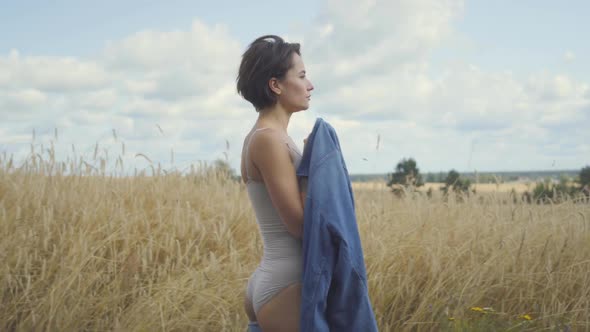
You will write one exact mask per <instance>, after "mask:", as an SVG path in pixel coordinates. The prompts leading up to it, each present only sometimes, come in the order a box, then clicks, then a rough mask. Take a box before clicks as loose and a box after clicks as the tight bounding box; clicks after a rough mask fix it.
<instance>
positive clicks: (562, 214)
mask: <svg viewBox="0 0 590 332" xmlns="http://www.w3.org/2000/svg"><path fill="white" fill-rule="evenodd" d="M0 158H1V157H0ZM47 159H48V161H44V162H41V161H40V160H39V158H36V159H34V160H33V159H31V160H30V161H29V163H28V166H26V167H22V168H20V169H17V168H16V167H15V165H13V164H12V163H11V162H10V161H9V160H7V159H6V157H4V158H1V159H0V233H1V239H2V240H1V242H0V262H2V264H1V265H0V272H1V273H0V283H1V288H0V292H1V293H0V297H1V302H0V305H1V308H2V309H1V310H0V330H3V331H12V330H15V331H31V330H51V331H82V330H115V331H155V330H165V331H244V330H245V329H246V324H247V319H246V316H245V314H244V312H243V309H242V293H243V291H244V289H245V284H246V280H247V278H248V277H249V275H250V273H251V272H252V271H253V270H254V268H255V266H256V264H257V263H258V261H259V259H260V255H261V249H262V248H261V246H262V243H261V241H260V238H259V235H258V230H257V226H256V222H255V220H254V217H253V212H252V210H251V207H250V205H249V201H248V198H247V194H246V192H245V188H244V186H243V185H241V184H240V183H237V182H234V181H232V180H230V179H228V178H226V177H224V176H223V175H220V174H219V173H215V171H214V170H213V169H211V168H209V167H207V166H206V165H201V166H200V167H195V168H194V169H193V171H191V172H190V173H189V174H184V175H181V174H175V173H172V174H163V173H160V174H158V173H156V174H155V176H149V177H148V176H144V175H142V174H139V175H137V176H134V177H130V178H114V177H109V176H106V175H99V173H100V171H98V168H99V167H97V170H93V169H92V168H89V169H88V170H86V168H84V167H81V165H82V164H78V165H74V164H71V165H70V166H67V165H65V164H62V165H60V164H58V163H56V162H55V161H53V160H52V159H51V158H47ZM65 169H68V170H69V173H74V175H70V176H65V175H63V173H64V170H65ZM48 174H52V175H51V176H49V175H48ZM355 186H356V185H355ZM355 197H356V206H357V214H358V224H359V228H360V231H361V237H362V241H363V245H364V252H365V259H366V265H367V272H368V277H369V289H370V297H371V300H372V303H373V306H374V310H375V314H376V317H377V319H378V324H379V327H380V330H381V331H403V330H412V331H422V330H424V331H427V330H456V331H461V330H474V329H475V330H478V329H479V330H490V327H491V329H492V330H494V329H496V327H497V328H498V329H501V330H505V329H508V328H513V330H521V329H524V330H535V331H538V330H556V329H558V328H559V326H566V325H567V326H570V327H571V328H572V329H573V330H583V329H589V328H590V322H589V321H588V317H590V300H589V299H590V259H589V257H590V229H589V228H590V225H589V222H590V205H589V204H582V203H576V202H574V201H568V202H565V203H562V204H559V205H544V206H540V205H528V204H522V203H518V202H517V203H514V202H512V200H511V199H509V198H508V196H507V194H505V193H490V194H488V195H483V196H482V195H478V197H471V198H468V199H467V200H465V201H464V202H462V203H459V202H456V201H455V200H454V199H452V198H451V199H450V200H448V201H443V200H442V199H440V197H438V196H436V195H435V197H434V198H433V199H431V200H428V199H426V198H424V197H414V198H412V197H407V198H405V199H398V198H395V197H394V196H393V195H391V194H390V193H388V192H385V191H379V190H360V189H355ZM476 306H477V307H491V308H493V309H494V311H493V312H491V311H486V312H488V313H480V312H477V311H476V310H475V309H474V310H470V308H471V307H476ZM522 314H529V315H530V316H531V317H532V321H526V320H523V319H520V318H519V316H520V315H522ZM560 324H562V325H560Z"/></svg>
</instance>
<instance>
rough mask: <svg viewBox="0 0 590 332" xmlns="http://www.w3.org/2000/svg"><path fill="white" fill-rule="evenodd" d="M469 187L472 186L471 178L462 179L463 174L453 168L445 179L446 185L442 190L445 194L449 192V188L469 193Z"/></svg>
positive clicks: (457, 191)
mask: <svg viewBox="0 0 590 332" xmlns="http://www.w3.org/2000/svg"><path fill="white" fill-rule="evenodd" d="M469 187H471V181H469V179H462V178H461V174H459V172H457V171H456V170H454V169H452V170H450V171H449V174H448V175H447V178H446V179H445V185H444V187H442V188H441V190H442V191H443V192H444V193H445V194H447V193H448V192H449V190H453V191H454V192H456V193H460V192H461V193H468V192H469Z"/></svg>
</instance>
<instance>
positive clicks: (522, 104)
mask: <svg viewBox="0 0 590 332" xmlns="http://www.w3.org/2000/svg"><path fill="white" fill-rule="evenodd" d="M241 3H242V2H238V1H227V0H224V1H215V2H195V1H169V2H166V3H164V2H161V1H125V2H115V1H102V2H95V3H92V4H91V3H89V2H85V3H83V4H82V3H81V2H79V1H54V2H53V3H52V4H48V3H46V2H40V1H21V2H18V3H16V2H13V3H10V4H3V6H2V11H0V117H2V119H3V121H1V122H0V152H1V151H7V152H8V153H13V154H14V155H15V156H17V157H21V158H23V157H24V156H26V155H27V153H28V151H29V150H30V146H29V145H30V143H31V132H32V130H33V129H34V130H35V132H36V136H37V137H36V142H37V143H39V144H42V143H45V146H47V145H49V142H50V141H51V140H52V139H53V140H55V138H54V135H53V134H54V131H55V128H58V131H59V133H60V134H59V138H58V140H57V141H56V142H54V143H55V146H56V149H57V150H58V157H59V156H62V157H63V158H64V159H65V158H66V156H68V155H70V152H71V151H72V148H71V145H72V144H75V145H76V147H77V148H78V149H77V153H82V154H85V155H84V156H88V155H92V153H91V152H93V151H94V146H95V144H96V143H97V142H98V143H99V146H100V147H101V148H103V149H104V150H105V151H109V155H110V156H113V155H115V156H116V155H117V153H119V152H120V151H121V147H120V145H121V141H124V142H125V144H126V151H127V152H126V154H125V155H124V156H123V159H124V160H125V161H126V166H127V167H137V168H142V167H145V166H146V163H145V161H144V160H142V159H138V158H136V157H135V154H136V153H143V154H145V155H148V156H149V157H150V158H151V159H152V160H153V161H155V162H158V161H159V162H161V163H162V165H163V166H165V167H173V166H175V167H177V168H180V169H182V168H183V167H186V166H187V165H189V164H191V163H196V162H198V161H211V160H214V159H216V158H225V157H226V155H227V158H228V161H229V162H230V164H231V165H232V166H233V167H235V168H237V166H238V163H239V156H240V150H241V145H242V140H243V137H244V135H245V134H246V132H247V131H248V130H249V128H250V127H251V125H252V124H253V122H254V121H255V118H256V113H255V112H254V111H253V110H252V108H251V106H250V105H248V104H247V102H245V101H243V100H242V99H240V98H239V96H237V95H236V94H235V88H234V86H233V85H234V83H233V82H234V80H235V71H236V69H237V66H238V64H239V56H240V55H241V52H243V51H244V49H245V47H246V46H247V44H248V43H249V42H250V41H251V40H253V39H254V38H256V37H258V36H260V35H262V34H267V33H274V34H279V35H282V36H284V37H285V38H287V39H288V40H290V41H294V42H301V43H302V51H303V57H304V61H305V62H306V67H307V69H308V72H309V76H310V78H311V80H312V82H314V85H315V86H316V90H315V91H314V95H313V98H312V104H311V108H310V110H309V111H308V112H304V113H301V114H296V115H294V116H293V118H292V122H291V126H290V129H289V130H290V134H291V136H292V137H293V138H294V139H295V140H296V142H300V141H301V140H302V139H303V137H305V135H306V133H308V132H309V130H311V126H312V125H313V121H314V119H315V117H317V116H321V117H324V118H325V119H326V120H328V121H329V122H330V123H331V124H332V125H333V126H334V127H335V128H336V130H337V132H338V133H339V137H340V140H341V143H342V147H343V151H344V155H345V158H346V161H347V165H348V166H349V170H350V172H351V173H373V172H388V171H391V170H392V169H393V168H394V167H395V164H396V163H397V161H398V160H399V159H401V158H404V157H414V158H416V159H417V161H418V165H419V167H420V168H421V169H422V170H424V171H435V172H438V171H447V170H449V169H451V168H455V169H458V170H460V171H473V170H478V171H494V170H498V171H499V170H533V169H579V168H581V167H583V166H585V165H587V164H590V134H589V133H588V132H589V131H588V130H587V127H588V125H587V123H589V121H590V79H589V77H590V65H589V62H588V60H587V59H590V44H589V43H587V42H585V38H584V35H585V34H586V33H587V32H588V31H590V23H589V22H588V20H586V19H585V18H584V14H585V13H588V12H589V11H590V3H588V2H585V1H569V2H567V5H566V4H565V3H559V2H555V1H518V2H515V1H505V0H501V1H493V2H492V1H461V0H447V1H438V0H420V1H409V0H408V1H369V0H367V1H352V0H350V1H348V0H346V1H298V2H282V3H281V4H280V7H277V3H276V2H273V1H257V2H256V3H252V4H249V5H248V6H247V7H243V6H241V5H240V4H241ZM156 125H158V126H159V127H160V128H161V129H162V132H160V130H159V129H158V128H157V127H156ZM113 130H115V131H116V132H117V139H115V138H114V137H113V135H112V131H113ZM378 136H379V137H381V140H380V144H379V148H378V149H376V141H377V137H378ZM227 143H229V146H230V148H229V150H227V151H226V146H227V145H226V144H227ZM170 150H174V163H172V161H171V157H170ZM224 152H225V154H224Z"/></svg>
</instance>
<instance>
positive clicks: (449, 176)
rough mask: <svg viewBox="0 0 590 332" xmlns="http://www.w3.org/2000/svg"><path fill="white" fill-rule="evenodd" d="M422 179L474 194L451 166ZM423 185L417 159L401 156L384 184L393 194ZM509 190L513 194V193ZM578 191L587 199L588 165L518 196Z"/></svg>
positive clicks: (553, 196) (560, 196)
mask: <svg viewBox="0 0 590 332" xmlns="http://www.w3.org/2000/svg"><path fill="white" fill-rule="evenodd" d="M517 179H518V177H515V178H514V179H512V180H517ZM492 180H493V181H492ZM477 181H478V182H480V183H486V182H488V183H489V182H492V183H494V182H495V183H498V182H499V180H498V178H497V177H495V176H493V175H487V177H484V178H483V179H482V178H480V177H479V176H478V177H477ZM426 182H434V183H442V184H444V185H443V186H442V187H441V190H442V192H443V194H444V195H445V196H446V195H448V194H449V193H450V192H453V193H456V194H461V195H462V196H468V195H470V194H476V191H475V189H472V180H471V179H468V178H465V177H462V176H461V174H460V173H459V172H457V171H456V170H454V169H452V170H450V171H449V172H448V173H443V172H440V173H439V174H436V173H428V174H427V175H426ZM423 185H424V181H423V175H422V174H421V173H420V169H419V168H418V163H417V162H416V160H415V159H413V158H403V159H402V160H400V161H399V162H398V163H397V165H396V167H395V170H394V171H393V172H392V173H389V174H388V175H387V186H388V187H390V188H391V191H392V192H393V193H394V194H395V195H397V196H402V195H404V194H405V193H409V192H416V191H417V188H418V187H421V186H423ZM426 194H427V195H428V196H431V195H432V188H429V189H428V190H427V192H426ZM513 194H514V195H516V193H513ZM579 195H581V196H582V197H584V198H585V199H586V200H588V199H590V166H586V167H584V168H582V169H581V170H580V172H579V174H578V177H577V179H576V180H574V181H572V180H571V179H570V178H569V177H566V176H562V177H561V179H560V181H559V182H558V183H555V182H553V181H551V180H550V179H546V180H545V181H544V182H539V183H537V184H536V185H535V187H534V189H533V191H532V192H528V191H526V192H524V193H523V194H522V200H523V201H525V202H528V203H533V202H535V203H546V202H560V201H563V200H566V199H570V198H574V197H577V196H579Z"/></svg>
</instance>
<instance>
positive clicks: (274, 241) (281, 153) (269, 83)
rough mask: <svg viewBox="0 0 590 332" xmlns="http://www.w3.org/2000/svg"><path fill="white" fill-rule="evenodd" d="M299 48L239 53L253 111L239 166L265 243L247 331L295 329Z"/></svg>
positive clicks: (257, 45) (304, 95)
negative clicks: (292, 131) (291, 131)
mask: <svg viewBox="0 0 590 332" xmlns="http://www.w3.org/2000/svg"><path fill="white" fill-rule="evenodd" d="M299 48H300V46H299V44H293V43H287V42H285V41H284V40H283V39H282V38H280V37H278V36H273V35H268V36H263V37H260V38H258V39H256V40H255V41H254V42H252V44H250V46H249V47H248V49H247V50H246V52H245V53H244V54H243V56H242V62H241V64H240V69H239V73H238V78H237V90H238V93H239V94H241V95H242V96H243V97H244V99H246V100H247V101H249V102H250V103H252V105H253V106H254V108H255V109H256V111H257V112H258V119H257V121H256V123H255V124H254V127H253V128H252V130H251V131H250V132H249V133H248V134H247V136H246V138H245V140H244V146H243V149H242V162H241V173H242V179H243V180H244V182H245V183H246V186H247V190H248V196H249V198H250V201H251V202H252V206H253V208H254V212H255V214H256V220H257V222H258V226H259V230H260V234H261V237H262V239H263V243H264V254H263V257H262V260H261V262H260V264H259V266H258V267H257V269H256V270H255V271H254V273H252V275H251V277H250V278H249V280H248V285H247V287H246V294H245V300H244V305H245V310H246V313H247V315H248V318H249V319H250V328H251V330H252V331H255V330H256V329H258V328H259V327H260V328H262V329H263V330H264V331H265V332H266V331H279V330H280V331H298V330H299V317H300V315H299V314H300V305H301V271H302V248H301V235H302V233H303V202H304V198H305V197H304V195H305V193H304V190H300V185H299V183H298V181H297V177H296V175H295V169H296V167H297V166H298V164H299V162H300V160H301V152H300V150H299V149H298V148H297V146H296V144H295V143H294V142H293V140H292V139H291V138H290V137H289V135H288V134H287V127H288V125H289V119H290V118H291V115H292V114H293V113H296V112H299V111H303V110H306V109H308V108H309V101H310V97H311V91H312V90H313V85H312V84H311V82H310V81H309V80H308V79H307V77H306V75H305V74H306V73H305V66H304V64H303V61H302V59H301V53H300V50H299ZM304 143H305V142H304ZM258 326H259V327H258Z"/></svg>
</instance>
